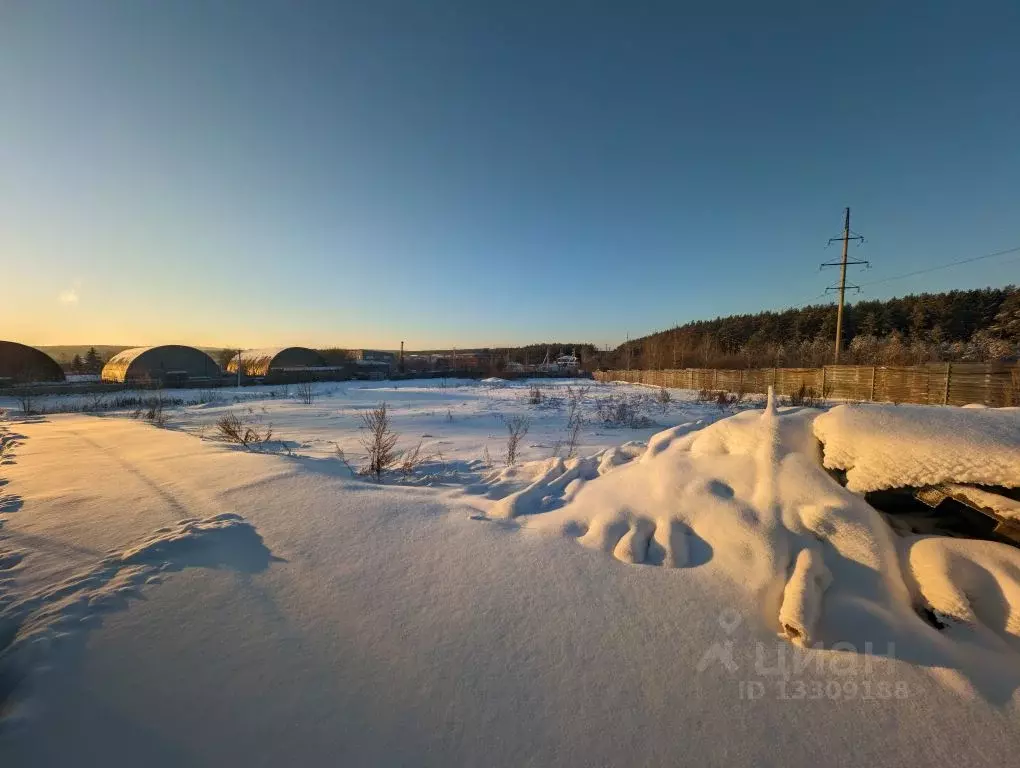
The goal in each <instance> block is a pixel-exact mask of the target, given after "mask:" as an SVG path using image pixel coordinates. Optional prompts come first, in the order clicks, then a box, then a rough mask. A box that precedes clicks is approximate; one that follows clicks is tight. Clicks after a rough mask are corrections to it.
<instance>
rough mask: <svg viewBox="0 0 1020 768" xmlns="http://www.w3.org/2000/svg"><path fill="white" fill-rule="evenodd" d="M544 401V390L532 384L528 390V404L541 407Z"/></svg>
mask: <svg viewBox="0 0 1020 768" xmlns="http://www.w3.org/2000/svg"><path fill="white" fill-rule="evenodd" d="M543 399H544V396H543V394H542V388H541V387H540V386H538V385H537V384H532V385H531V386H530V387H529V388H528V404H529V405H539V404H540V403H541V402H542V400H543Z"/></svg>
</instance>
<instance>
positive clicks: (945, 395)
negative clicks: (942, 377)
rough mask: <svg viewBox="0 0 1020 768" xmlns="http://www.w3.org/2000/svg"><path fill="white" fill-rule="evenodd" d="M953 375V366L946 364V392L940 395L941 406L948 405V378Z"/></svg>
mask: <svg viewBox="0 0 1020 768" xmlns="http://www.w3.org/2000/svg"><path fill="white" fill-rule="evenodd" d="M952 375H953V364H952V363H946V390H945V392H943V393H942V405H949V377H950V376H952Z"/></svg>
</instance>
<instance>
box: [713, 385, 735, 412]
mask: <svg viewBox="0 0 1020 768" xmlns="http://www.w3.org/2000/svg"><path fill="white" fill-rule="evenodd" d="M736 402H737V398H736V396H735V395H731V394H730V393H729V392H727V391H726V390H725V389H720V390H719V391H718V392H717V393H716V396H715V404H716V405H718V406H719V410H725V409H726V408H729V407H730V406H731V405H733V404H734V403H736Z"/></svg>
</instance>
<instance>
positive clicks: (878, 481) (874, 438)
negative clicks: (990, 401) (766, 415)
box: [814, 404, 1020, 493]
mask: <svg viewBox="0 0 1020 768" xmlns="http://www.w3.org/2000/svg"><path fill="white" fill-rule="evenodd" d="M814 434H815V436H816V437H817V438H818V439H819V440H821V441H822V444H823V445H824V453H825V466H826V467H828V468H829V469H842V470H846V473H847V475H846V476H847V488H849V489H850V490H852V491H856V492H859V493H863V492H867V491H877V490H881V489H884V488H901V487H924V486H929V485H939V484H942V483H975V484H978V485H1001V486H1007V487H1016V486H1020V409H1017V408H968V409H963V408H946V407H940V406H927V405H899V406H893V405H871V404H869V405H841V406H838V407H836V408H833V409H832V410H831V411H829V412H828V413H825V414H822V415H821V416H819V417H818V418H817V419H815V422H814Z"/></svg>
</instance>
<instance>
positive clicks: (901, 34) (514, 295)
mask: <svg viewBox="0 0 1020 768" xmlns="http://www.w3.org/2000/svg"><path fill="white" fill-rule="evenodd" d="M822 5H828V4H820V3H782V2H779V3H770V4H763V3H758V2H753V3H751V2H747V3H742V2H734V3H724V4H723V3H718V4H708V3H697V4H694V3H691V4H684V3H681V2H659V3H651V2H626V3H625V2H597V1H595V0H588V1H585V2H574V1H573V0H555V1H554V2H503V1H502V0H499V1H497V0H493V1H492V2H478V1H475V0H462V1H460V2H446V1H444V0H417V1H412V0H406V1H405V2H392V1H390V0H371V1H359V2H341V1H340V0H336V1H334V2H319V3H317V2H301V3H291V2H282V0H281V1H280V2H257V1H255V0H244V1H243V2H242V1H241V0H237V2H232V3H228V2H214V1H209V2H188V1H186V0H174V2H155V0H149V1H144V0H123V1H121V2H112V1H109V2H103V1H100V0H96V1H95V2H81V0H68V1H67V2H55V1H52V0H0V99H2V101H0V103H2V105H3V107H2V109H0V201H2V205H0V300H2V304H3V309H2V311H0V337H2V338H6V339H11V340H17V341H21V342H24V343H29V344H72V343H103V344H116V343H139V344H141V343H144V344H150V343H168V342H180V343H190V344H197V345H209V346H218V345H223V346H228V345H229V346H266V345H274V344H307V345H311V346H328V345H337V346H368V347H384V348H395V347H396V346H398V345H399V342H400V340H401V339H404V340H406V341H407V344H408V348H411V349H414V348H425V347H440V346H453V345H456V346H462V347H470V346H498V345H506V344H513V343H525V342H531V341H542V340H564V341H566V340H577V341H591V342H594V343H597V344H599V345H602V344H607V343H608V344H616V343H618V342H620V341H622V340H623V339H624V337H625V335H626V334H628V333H629V334H630V336H631V337H634V336H638V335H643V334H645V333H648V332H651V331H653V330H656V329H661V328H665V327H669V326H671V325H673V324H676V323H681V322H684V321H687V320H691V319H699V318H710V317H715V316H718V315H725V314H731V313H736V312H753V311H758V310H760V309H768V308H781V307H787V306H798V305H802V304H805V303H819V302H822V301H826V300H827V299H826V298H825V297H824V296H823V290H824V288H825V287H826V285H828V284H830V283H831V282H832V281H834V280H835V279H836V277H837V275H836V274H835V272H833V271H829V272H826V273H820V272H819V270H818V264H819V263H820V262H822V261H827V260H832V259H834V258H838V256H839V252H838V249H837V248H836V247H835V246H833V247H830V248H829V249H825V247H824V246H825V243H826V240H827V239H828V238H829V237H832V236H835V235H837V234H838V233H839V230H840V227H841V218H842V210H843V207H844V206H846V205H849V206H851V207H852V208H853V217H854V219H853V228H854V229H856V230H857V231H859V232H861V233H862V234H864V235H865V237H866V238H867V242H866V243H865V245H864V246H862V247H861V248H859V249H855V250H854V251H853V252H852V254H853V255H854V256H856V257H859V258H866V259H869V260H871V262H872V264H873V268H872V269H871V270H870V271H868V272H864V273H855V274H854V275H853V279H854V281H855V282H858V283H861V284H866V283H869V282H874V281H879V280H882V279H883V278H888V277H891V276H895V275H899V274H902V273H905V272H910V271H914V270H919V269H924V268H926V267H929V266H933V265H938V264H942V263H945V262H949V261H953V260H957V259H963V258H968V257H973V256H979V255H982V254H985V253H990V252H993V251H997V250H1000V249H1005V248H1010V247H1013V246H1020V207H1018V203H1020V139H1018V137H1020V98H1018V94H1020V45H1018V44H1017V41H1018V40H1020V4H1018V3H1016V2H999V3H991V2H976V3H966V4H965V3H939V2H929V3H923V4H921V3H918V4H911V3H895V4H893V3H867V2H865V3H858V4H855V5H854V6H853V8H852V10H851V9H849V8H846V7H841V8H842V9H844V10H846V11H847V12H846V13H845V14H844V13H837V12H836V11H835V6H832V9H833V10H825V9H823V8H822V7H821V6H822ZM911 5H912V6H913V7H912V8H911V7H908V6H911ZM894 6H895V7H894ZM1018 278H1020V253H1014V254H1012V255H1005V256H1002V257H997V258H992V259H985V260H982V261H979V262H974V263H971V264H968V265H965V266H960V267H956V268H953V269H946V270H941V271H937V272H932V273H930V274H924V275H918V276H915V277H912V278H909V279H905V280H893V281H888V282H881V283H877V284H875V285H872V286H867V290H866V292H865V293H864V294H862V296H865V297H868V298H881V297H887V296H893V295H903V294H906V293H911V292H920V291H939V290H948V289H951V288H969V287H979V286H985V285H1002V284H1005V283H1008V282H1014V283H1015V282H1020V279H1018Z"/></svg>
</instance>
